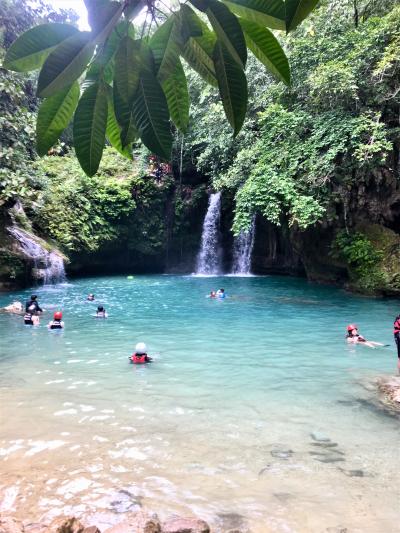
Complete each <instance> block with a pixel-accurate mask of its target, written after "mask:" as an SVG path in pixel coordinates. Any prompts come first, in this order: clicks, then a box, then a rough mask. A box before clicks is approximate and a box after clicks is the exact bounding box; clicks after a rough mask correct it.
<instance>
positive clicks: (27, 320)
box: [24, 306, 40, 326]
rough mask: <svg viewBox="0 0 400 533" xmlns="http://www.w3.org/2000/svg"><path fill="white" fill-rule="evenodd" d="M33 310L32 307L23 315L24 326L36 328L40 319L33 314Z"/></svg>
mask: <svg viewBox="0 0 400 533" xmlns="http://www.w3.org/2000/svg"><path fill="white" fill-rule="evenodd" d="M34 310H35V308H34V307H33V306H31V307H29V308H28V311H27V312H26V313H25V315H24V324H25V325H26V326H38V325H39V322H40V319H39V317H38V316H37V315H35V314H34Z"/></svg>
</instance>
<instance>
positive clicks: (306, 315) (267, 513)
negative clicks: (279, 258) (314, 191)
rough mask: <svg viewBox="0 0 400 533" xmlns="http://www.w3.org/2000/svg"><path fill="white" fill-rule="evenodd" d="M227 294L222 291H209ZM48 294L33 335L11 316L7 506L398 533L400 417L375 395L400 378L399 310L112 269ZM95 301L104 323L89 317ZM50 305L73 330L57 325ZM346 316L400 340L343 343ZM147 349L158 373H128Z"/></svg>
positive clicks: (321, 294)
mask: <svg viewBox="0 0 400 533" xmlns="http://www.w3.org/2000/svg"><path fill="white" fill-rule="evenodd" d="M220 286H223V287H224V288H225V289H226V292H227V293H228V295H229V296H230V297H229V298H228V299H226V300H225V301H214V300H209V299H207V298H206V297H205V296H206V294H207V293H209V291H210V290H211V289H217V288H219V287H220ZM36 292H37V294H38V295H39V301H40V304H41V305H42V307H44V308H45V309H46V313H45V316H44V317H42V320H41V324H40V326H39V327H38V328H32V327H26V326H24V325H23V324H22V319H21V317H16V316H9V315H6V314H1V315H0V332H1V339H0V353H1V358H0V387H1V389H0V393H1V398H0V400H1V429H0V448H1V449H0V465H1V473H2V476H1V480H0V485H1V486H0V501H2V503H1V506H2V508H3V510H6V511H9V512H14V513H16V514H19V515H20V516H27V515H29V516H35V517H36V518H40V517H43V516H44V517H49V516H52V515H53V514H57V513H61V512H62V513H75V514H82V515H85V516H86V518H87V519H90V516H92V514H93V513H97V515H96V516H95V518H93V517H92V519H93V520H94V519H96V520H97V522H99V521H100V523H102V521H103V523H104V524H105V523H111V522H112V521H114V520H115V519H116V517H118V516H119V515H118V513H120V512H123V511H125V510H127V509H131V510H133V509H136V508H137V507H138V506H140V505H142V506H143V507H144V508H146V509H152V510H155V511H157V512H158V513H159V514H160V515H161V516H166V515H168V514H170V513H174V512H176V513H179V514H197V515H199V516H202V517H204V518H206V519H207V520H209V521H210V522H211V523H212V524H213V526H214V527H215V528H216V530H217V531H223V530H224V528H225V529H229V527H237V526H238V525H240V527H242V529H245V528H246V527H251V529H252V531H254V532H267V531H270V530H271V531H279V532H280V531H282V532H283V531H285V532H286V531H301V532H303V531H304V532H314V531H325V530H326V529H327V528H329V527H332V528H335V527H338V526H342V527H347V528H349V531H351V532H354V531H360V532H363V533H364V532H369V531H371V532H374V533H376V532H380V531H385V532H391V531H393V532H394V531H397V530H398V527H399V523H398V515H397V511H398V501H399V495H400V491H399V488H398V487H399V474H398V472H399V470H400V468H399V467H400V454H399V453H398V442H399V440H398V439H399V431H398V430H399V425H398V420H397V419H395V418H391V417H389V416H385V415H384V414H382V412H379V410H377V409H375V407H374V406H373V404H372V403H370V400H371V399H373V398H374V396H375V394H374V392H373V391H371V390H368V389H369V382H370V380H372V379H373V378H374V377H376V376H377V375H381V374H385V373H394V372H395V368H396V355H395V349H394V346H393V338H392V327H391V326H392V323H393V318H394V316H395V315H397V314H398V304H397V302H396V301H385V300H372V299H367V298H361V297H357V296H352V295H349V294H346V293H345V292H343V291H341V290H338V289H334V288H329V287H321V286H315V285H311V284H307V283H306V282H305V281H304V280H297V279H290V278H280V277H265V278H258V277H245V278H238V277H224V278H197V277H173V276H140V277H139V276H138V277H135V278H134V279H132V280H128V279H126V278H125V277H104V278H88V279H82V280H74V281H73V282H72V283H71V284H66V285H63V286H58V287H55V288H46V287H44V288H40V289H37V290H36ZM89 292H93V293H95V295H96V301H95V302H87V301H86V295H87V294H88V293H89ZM30 293H31V291H22V292H18V293H13V294H7V295H2V296H0V306H3V305H7V304H9V303H10V302H11V301H13V300H17V299H18V300H25V299H26V297H27V296H28V295H29V294H30ZM98 304H103V305H104V306H105V307H106V309H107V311H108V312H109V318H108V319H107V320H98V319H95V318H93V316H92V314H93V313H94V311H95V309H96V306H97V305H98ZM55 309H62V311H63V313H64V320H65V324H66V328H65V331H63V332H61V333H60V332H56V333H55V332H49V331H48V330H47V328H46V326H45V324H46V322H47V321H48V320H49V319H50V316H51V314H52V312H53V311H54V310H55ZM350 322H355V323H357V324H358V325H359V327H360V330H361V333H363V334H364V335H365V336H366V337H367V338H369V339H371V340H375V341H381V342H384V343H387V344H390V347H388V348H381V349H376V350H372V349H368V348H366V347H363V346H348V345H347V343H346V342H345V340H344V335H345V327H346V325H347V324H348V323H350ZM139 341H144V342H146V343H147V345H148V347H149V353H150V354H151V355H153V356H154V359H155V362H154V363H153V364H151V365H147V366H145V367H143V366H142V367H138V366H134V365H129V363H128V356H129V355H130V354H131V353H132V352H133V349H134V346H135V344H136V343H137V342H139ZM313 432H314V433H315V432H316V435H315V434H314V437H317V438H322V437H323V438H328V439H330V441H329V442H328V443H321V442H318V441H317V440H315V438H313V437H312V436H311V434H312V433H313ZM396 483H397V485H396ZM121 491H126V492H121ZM116 502H117V503H116ZM118 502H119V503H118ZM0 509H1V507H0ZM99 513H100V515H99Z"/></svg>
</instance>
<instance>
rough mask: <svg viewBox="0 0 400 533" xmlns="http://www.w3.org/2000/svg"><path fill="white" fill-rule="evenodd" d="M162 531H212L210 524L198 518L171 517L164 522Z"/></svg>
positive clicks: (171, 532) (167, 532)
mask: <svg viewBox="0 0 400 533" xmlns="http://www.w3.org/2000/svg"><path fill="white" fill-rule="evenodd" d="M162 533H210V526H209V525H208V524H207V522H204V520H199V519H198V518H170V519H169V520H166V521H165V522H163V523H162Z"/></svg>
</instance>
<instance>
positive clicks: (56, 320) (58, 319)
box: [47, 311, 64, 329]
mask: <svg viewBox="0 0 400 533" xmlns="http://www.w3.org/2000/svg"><path fill="white" fill-rule="evenodd" d="M47 327H48V328H49V329H63V328H64V322H63V321H62V313H61V311H56V312H55V313H54V317H53V320H51V322H49V323H48V324H47Z"/></svg>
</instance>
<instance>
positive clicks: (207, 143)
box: [184, 0, 400, 232]
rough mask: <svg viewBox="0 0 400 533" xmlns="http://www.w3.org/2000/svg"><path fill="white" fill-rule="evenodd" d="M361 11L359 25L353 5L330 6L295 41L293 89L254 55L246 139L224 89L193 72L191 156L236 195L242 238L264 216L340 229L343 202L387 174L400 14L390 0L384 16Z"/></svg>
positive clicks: (291, 40) (290, 40)
mask: <svg viewBox="0 0 400 533" xmlns="http://www.w3.org/2000/svg"><path fill="white" fill-rule="evenodd" d="M257 1H258V0H255V2H256V3H257ZM239 4H240V2H238V5H239ZM358 6H359V8H360V11H359V22H358V26H355V24H354V19H353V11H352V10H353V4H352V3H351V2H347V3H345V4H344V3H343V2H328V1H325V2H323V3H322V5H321V7H320V8H319V9H318V10H316V11H315V12H314V13H313V14H312V15H311V17H310V18H309V19H307V22H306V23H305V24H304V25H303V26H302V27H301V28H299V29H298V30H297V31H296V32H295V33H294V34H292V35H289V36H288V37H286V38H285V40H284V48H285V49H286V51H287V54H288V56H289V59H290V63H291V65H292V87H291V88H290V89H285V87H284V86H283V85H282V84H281V83H279V82H277V81H274V80H273V79H272V78H271V77H268V76H267V75H266V74H264V73H262V72H260V69H259V68H258V66H257V63H256V62H255V61H254V58H252V57H250V58H249V61H248V64H247V69H246V75H247V79H248V81H249V106H248V107H249V109H248V113H247V117H246V120H245V123H244V126H243V128H242V130H241V132H240V133H239V135H238V136H237V138H236V139H232V137H231V135H230V131H229V129H228V128H227V127H226V126H225V123H224V117H223V111H222V108H221V105H220V103H219V102H218V99H217V97H216V94H215V92H213V90H212V89H210V88H209V87H207V86H204V84H203V83H202V81H201V80H199V79H198V78H197V79H196V78H194V76H192V77H193V78H194V79H191V83H190V85H191V89H192V93H191V99H192V118H193V120H192V125H191V128H190V129H189V132H188V134H187V135H186V136H185V151H184V159H185V154H187V155H186V159H188V158H189V155H190V158H191V159H193V158H195V164H196V167H197V169H198V170H199V171H200V172H202V173H205V174H207V175H208V176H210V178H211V179H212V181H213V185H214V187H216V188H217V189H223V188H226V189H231V190H233V191H236V215H235V220H234V231H235V232H238V231H240V230H241V229H245V228H247V227H248V225H249V224H250V223H251V220H252V218H253V215H254V213H255V212H258V213H261V214H263V215H264V216H265V217H266V218H267V219H268V220H269V221H271V222H273V223H275V224H281V223H282V222H283V221H285V223H288V224H289V225H295V226H298V227H299V228H302V229H305V228H306V227H308V226H310V225H313V224H315V223H317V222H318V221H320V220H322V219H324V220H325V221H328V222H329V223H335V224H337V223H339V224H340V223H341V222H340V221H338V220H337V212H336V207H337V204H338V203H340V202H347V198H348V197H349V195H350V192H351V191H352V190H353V189H355V190H356V189H357V188H358V187H363V186H364V184H368V183H369V182H370V181H371V180H372V179H373V178H372V176H374V175H376V172H377V171H379V169H381V171H382V172H386V167H387V166H388V155H390V154H391V151H392V150H393V143H395V144H397V145H398V143H399V130H398V128H397V118H396V117H397V113H398V105H399V94H400V92H399V90H400V86H399V81H398V80H399V76H398V73H399V71H400V57H399V54H398V50H396V51H395V47H394V44H395V43H397V42H398V39H399V36H400V8H399V7H397V6H395V3H394V2H385V6H386V9H389V12H387V13H386V14H384V13H383V8H382V2H380V3H379V2H377V3H376V5H375V9H376V10H378V11H379V14H380V17H371V16H370V15H372V14H373V13H371V12H369V15H368V16H367V11H366V8H367V3H365V2H364V3H363V2H359V3H358ZM378 8H379V9H378ZM390 8H392V9H391V10H390ZM368 9H371V6H368ZM361 13H362V15H361ZM249 20H252V19H251V17H249ZM248 24H249V23H248V22H247V21H246V22H245V21H244V20H242V27H243V29H244V30H245V32H246V28H247V27H248ZM250 24H251V23H250ZM263 31H264V30H263ZM254 52H256V49H254ZM258 53H259V51H258ZM259 59H260V58H259ZM200 117H201V118H200ZM343 209H346V206H345V207H344V208H343Z"/></svg>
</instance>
